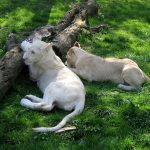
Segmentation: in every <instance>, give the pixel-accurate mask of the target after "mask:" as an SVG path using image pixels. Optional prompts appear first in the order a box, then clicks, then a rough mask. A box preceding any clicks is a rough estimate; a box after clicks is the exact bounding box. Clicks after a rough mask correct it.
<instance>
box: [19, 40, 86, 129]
mask: <svg viewBox="0 0 150 150" xmlns="http://www.w3.org/2000/svg"><path fill="white" fill-rule="evenodd" d="M21 48H22V49H23V51H24V54H23V59H24V62H25V64H26V65H28V66H29V72H30V77H31V78H32V79H33V80H35V81H37V85H38V87H39V88H40V90H41V91H42V92H43V94H44V95H43V98H39V97H36V96H34V95H26V96H25V98H23V99H22V100H21V105H22V106H25V107H27V108H29V109H33V110H41V111H51V110H52V109H53V108H54V107H55V106H57V107H58V108H61V109H64V110H66V111H72V110H73V111H72V112H71V113H70V114H69V115H67V116H65V117H64V118H63V120H62V121H61V122H60V123H59V124H58V125H56V126H55V127H40V128H33V130H34V131H36V132H49V131H51V132H52V131H57V130H59V129H61V128H62V127H63V126H64V125H65V124H66V122H68V121H69V120H70V119H71V118H72V117H74V116H76V115H78V114H80V113H81V112H82V111H83V109H84V104H85V90H84V85H83V84H82V82H81V80H80V79H79V77H78V76H77V75H75V74H74V73H73V72H72V71H70V70H69V69H68V68H67V67H66V66H65V65H64V64H63V63H62V61H61V60H60V58H59V57H58V56H56V55H55V53H54V51H53V45H52V43H45V42H43V41H40V40H36V39H35V40H33V42H32V43H29V42H28V41H23V42H22V43H21Z"/></svg>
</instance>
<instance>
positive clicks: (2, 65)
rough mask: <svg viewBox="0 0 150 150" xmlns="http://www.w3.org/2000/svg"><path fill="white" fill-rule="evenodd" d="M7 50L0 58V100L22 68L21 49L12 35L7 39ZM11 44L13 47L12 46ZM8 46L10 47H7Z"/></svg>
mask: <svg viewBox="0 0 150 150" xmlns="http://www.w3.org/2000/svg"><path fill="white" fill-rule="evenodd" d="M7 42H8V43H9V44H10V45H9V46H8V47H7V48H8V49H7V50H8V52H6V54H5V56H4V57H3V58H2V59H1V60H0V100H1V99H2V97H3V96H4V95H5V93H6V92H7V90H8V89H9V87H10V86H11V85H12V83H13V82H14V80H15V79H16V78H17V76H18V74H19V73H20V72H21V70H22V69H23V66H24V65H23V60H22V51H21V49H20V48H19V46H16V44H15V41H14V36H13V35H12V34H11V38H10V37H9V40H8V41H7ZM12 46H13V47H12ZM9 48H10V49H9Z"/></svg>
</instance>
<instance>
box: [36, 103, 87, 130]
mask: <svg viewBox="0 0 150 150" xmlns="http://www.w3.org/2000/svg"><path fill="white" fill-rule="evenodd" d="M83 108H84V102H81V103H79V104H78V105H77V106H76V107H75V109H74V111H73V112H71V113H70V114H69V115H67V116H65V117H64V118H63V119H62V121H61V122H60V123H59V124H58V125H56V126H55V127H39V128H33V131H35V132H54V131H57V130H59V129H61V128H62V127H63V126H64V125H65V124H66V123H67V122H68V121H69V120H70V119H71V118H73V117H74V116H76V115H79V114H80V113H81V112H82V111H83Z"/></svg>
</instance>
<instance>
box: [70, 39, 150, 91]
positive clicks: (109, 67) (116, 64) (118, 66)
mask: <svg viewBox="0 0 150 150" xmlns="http://www.w3.org/2000/svg"><path fill="white" fill-rule="evenodd" d="M67 65H68V67H70V70H72V71H73V72H74V73H76V74H77V75H79V76H80V77H82V78H83V79H86V80H88V81H90V82H91V81H112V82H114V83H117V84H118V88H120V89H122V90H126V91H131V90H139V89H140V88H141V86H142V84H143V83H144V82H145V81H150V79H149V78H148V77H147V76H146V75H145V73H144V72H143V71H142V70H141V69H140V68H139V66H138V65H137V64H136V63H135V62H134V61H133V60H130V59H127V58H124V59H117V58H102V57H99V56H96V55H93V54H90V53H88V52H86V51H84V50H83V49H82V48H81V47H80V44H79V43H78V42H76V43H75V44H74V46H73V47H72V48H70V50H69V51H68V53H67Z"/></svg>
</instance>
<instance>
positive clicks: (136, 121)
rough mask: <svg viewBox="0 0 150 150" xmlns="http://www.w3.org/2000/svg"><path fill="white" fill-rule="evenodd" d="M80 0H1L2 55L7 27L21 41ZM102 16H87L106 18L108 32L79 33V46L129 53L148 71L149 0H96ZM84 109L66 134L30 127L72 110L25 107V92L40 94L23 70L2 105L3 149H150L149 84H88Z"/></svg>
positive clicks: (46, 123)
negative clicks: (134, 88)
mask: <svg viewBox="0 0 150 150" xmlns="http://www.w3.org/2000/svg"><path fill="white" fill-rule="evenodd" d="M79 1H80V0H55V1H54V0H52V1H50V0H42V1H38V0H24V1H23V0H0V56H1V57H2V56H3V55H4V50H3V49H4V48H3V46H4V44H5V41H6V36H7V35H8V33H9V32H13V33H15V34H16V36H17V39H18V42H19V39H20V38H22V37H23V36H26V35H27V34H28V33H30V31H32V30H33V29H35V28H37V27H40V26H43V25H46V24H56V23H57V22H58V21H59V20H60V19H61V18H62V17H63V15H64V14H65V13H66V11H67V10H69V6H70V5H71V4H73V3H75V2H79ZM97 2H98V3H99V4H100V5H101V13H99V16H97V17H92V18H89V23H90V25H91V26H94V25H97V24H100V23H107V24H108V25H109V26H110V30H109V31H108V32H107V33H106V34H101V33H96V34H94V35H93V37H91V38H88V37H87V36H86V34H84V33H83V35H81V36H79V38H78V41H79V42H80V44H81V46H82V47H83V48H84V49H85V50H87V51H89V52H91V53H93V54H96V55H99V56H102V57H118V58H124V57H128V58H130V59H133V60H134V61H136V62H137V63H138V64H139V66H140V68H142V70H143V71H144V72H145V73H146V74H147V75H148V76H150V0H97ZM83 83H84V85H85V88H86V104H85V109H84V112H83V113H82V114H81V115H79V116H77V117H75V118H74V119H72V121H70V122H69V123H68V124H67V125H75V126H76V127H77V130H74V131H70V132H66V133H62V134H54V133H34V132H32V130H31V129H32V127H39V126H54V125H56V124H57V123H58V122H59V121H60V120H61V119H62V118H63V117H64V116H65V115H66V114H68V112H64V111H62V110H59V109H54V110H53V111H52V112H49V113H42V112H36V111H32V110H26V109H24V108H23V107H22V106H21V105H20V100H21V98H23V97H24V96H25V95H27V94H33V95H37V96H42V94H41V93H40V91H39V90H38V88H37V86H36V84H35V83H33V82H32V81H30V80H29V76H28V74H27V72H25V71H24V72H23V73H22V74H21V75H20V76H19V77H18V79H17V80H16V81H15V82H14V83H13V86H12V88H11V89H10V90H9V92H8V93H7V94H6V96H5V97H4V99H3V100H2V101H1V105H0V109H1V110H0V111H1V113H0V150H3V149H4V150H7V149H8V150H10V149H17V150H18V149H20V150H32V149H35V150H38V149H40V150H53V149H54V150H57V149H58V150H67V149H68V150H70V149H73V150H74V149H75V150H76V149H77V150H80V149H81V150H132V149H133V150H148V149H149V148H150V84H148V83H145V84H144V86H143V88H142V90H141V91H138V92H125V91H122V90H119V89H118V88H117V85H115V84H112V83H110V82H105V83H98V82H93V83H88V82H87V81H84V80H83Z"/></svg>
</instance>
